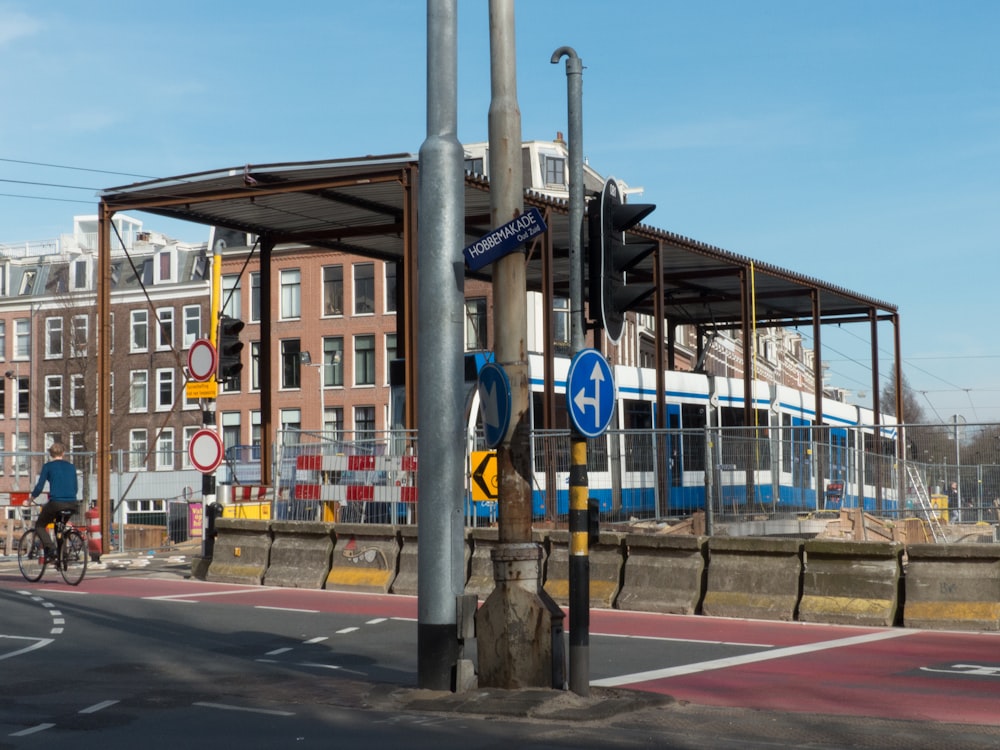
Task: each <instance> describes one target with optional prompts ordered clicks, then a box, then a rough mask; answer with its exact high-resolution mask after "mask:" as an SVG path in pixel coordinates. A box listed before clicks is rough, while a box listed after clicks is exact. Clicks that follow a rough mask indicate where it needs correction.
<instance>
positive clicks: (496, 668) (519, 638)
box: [476, 542, 566, 690]
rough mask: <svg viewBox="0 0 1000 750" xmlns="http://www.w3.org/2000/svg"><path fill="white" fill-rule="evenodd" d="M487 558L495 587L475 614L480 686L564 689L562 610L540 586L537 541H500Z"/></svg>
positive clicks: (564, 648)
mask: <svg viewBox="0 0 1000 750" xmlns="http://www.w3.org/2000/svg"><path fill="white" fill-rule="evenodd" d="M492 557H493V573H494V578H495V580H496V587H495V588H494V589H493V592H492V593H491V594H490V596H489V597H488V598H487V599H486V601H485V602H484V603H483V606H482V607H480V608H479V611H478V612H477V614H476V643H477V647H478V655H479V686H480V687H494V688H501V689H505V690H513V689H518V688H529V687H552V688H557V689H560V690H561V689H564V688H565V686H566V647H565V644H564V638H563V618H564V615H563V612H562V610H561V609H560V608H559V605H557V604H556V603H555V602H554V601H553V600H552V598H551V597H550V596H549V595H548V594H546V593H545V590H544V589H543V588H542V576H541V560H542V548H541V546H540V545H538V544H535V543H533V542H529V543H524V544H502V545H500V546H499V547H497V549H495V550H494V551H493V555H492Z"/></svg>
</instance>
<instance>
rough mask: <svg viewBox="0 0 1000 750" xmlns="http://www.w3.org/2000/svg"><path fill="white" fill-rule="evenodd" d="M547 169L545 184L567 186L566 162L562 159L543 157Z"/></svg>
mask: <svg viewBox="0 0 1000 750" xmlns="http://www.w3.org/2000/svg"><path fill="white" fill-rule="evenodd" d="M542 159H543V163H544V167H545V184H546V185H559V186H560V187H562V186H565V185H566V160H565V159H563V158H561V157H555V156H543V157H542Z"/></svg>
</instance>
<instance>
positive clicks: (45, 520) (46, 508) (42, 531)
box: [35, 500, 77, 549]
mask: <svg viewBox="0 0 1000 750" xmlns="http://www.w3.org/2000/svg"><path fill="white" fill-rule="evenodd" d="M76 509H77V508H76V503H75V502H72V503H55V502H52V501H51V500H49V502H47V503H45V505H43V506H42V509H41V510H40V511H39V512H38V520H37V521H35V532H36V533H37V534H38V538H39V539H41V540H42V546H43V547H44V548H45V549H50V548H51V547H53V546H55V545H53V543H52V537H51V536H49V532H48V529H46V528H45V527H46V526H48V525H49V524H50V523H55V521H56V518H58V516H59V511H62V510H72V511H76Z"/></svg>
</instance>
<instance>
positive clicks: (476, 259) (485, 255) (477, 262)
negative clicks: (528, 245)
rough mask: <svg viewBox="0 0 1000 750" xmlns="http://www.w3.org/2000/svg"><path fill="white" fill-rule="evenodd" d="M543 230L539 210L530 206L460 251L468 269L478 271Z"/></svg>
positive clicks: (543, 225)
mask: <svg viewBox="0 0 1000 750" xmlns="http://www.w3.org/2000/svg"><path fill="white" fill-rule="evenodd" d="M544 231H545V222H544V221H542V214H541V212H540V211H539V210H538V209H537V208H535V207H533V206H532V207H531V208H529V209H528V210H527V211H525V212H524V213H523V214H521V215H520V216H518V217H517V218H516V219H514V220H513V221H508V222H507V223H506V224H504V225H503V226H502V227H497V228H496V229H494V230H493V231H492V232H490V233H489V234H486V235H483V236H482V237H480V238H479V239H478V240H476V241H475V242H473V243H472V244H471V245H469V246H468V247H467V248H465V249H464V250H463V251H462V254H463V255H464V256H465V265H467V266H468V267H469V270H470V271H478V270H479V269H480V268H482V267H483V266H488V265H489V264H490V263H493V262H495V261H497V260H499V259H500V258H502V257H503V256H505V255H509V254H510V253H512V252H514V251H515V250H516V249H517V248H519V247H520V246H521V245H522V244H524V243H525V242H527V241H528V240H530V239H531V238H532V237H537V236H538V235H540V234H541V233H542V232H544Z"/></svg>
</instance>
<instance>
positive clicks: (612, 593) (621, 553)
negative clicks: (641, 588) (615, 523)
mask: <svg viewBox="0 0 1000 750" xmlns="http://www.w3.org/2000/svg"><path fill="white" fill-rule="evenodd" d="M548 539H549V556H548V559H547V560H546V562H545V585H544V588H545V592H546V593H547V594H548V595H549V596H550V597H552V599H553V600H554V601H555V602H557V603H558V604H561V605H563V606H565V605H568V604H569V539H570V533H569V532H568V531H561V530H558V531H550V532H549V534H548ZM624 539H625V535H624V534H621V533H618V532H611V531H604V532H601V534H600V540H599V541H598V543H597V544H595V545H593V546H592V547H590V549H589V550H588V559H589V563H590V565H589V567H590V606H592V607H601V608H604V609H611V608H612V607H613V606H614V605H615V599H616V598H617V597H618V591H619V590H620V589H621V577H622V567H623V566H624V564H625V545H624Z"/></svg>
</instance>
